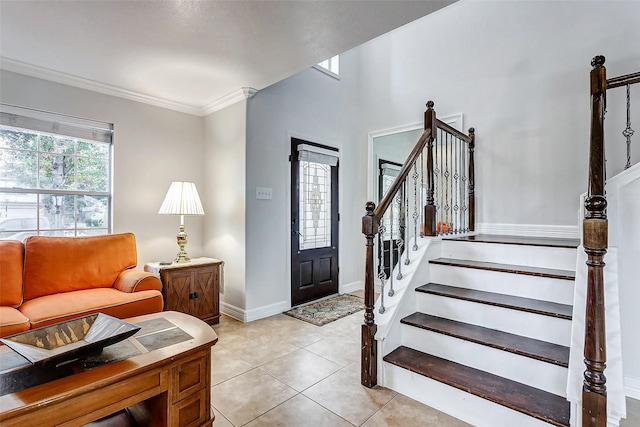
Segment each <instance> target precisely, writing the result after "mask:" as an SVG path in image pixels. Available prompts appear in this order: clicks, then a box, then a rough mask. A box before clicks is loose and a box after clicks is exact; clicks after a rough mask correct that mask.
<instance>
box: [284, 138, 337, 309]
mask: <svg viewBox="0 0 640 427" xmlns="http://www.w3.org/2000/svg"><path fill="white" fill-rule="evenodd" d="M337 159H338V152H337V151H336V150H335V149H333V148H330V147H326V146H321V145H319V144H314V143H310V142H307V141H303V140H300V139H297V138H292V139H291V305H292V306H293V305H299V304H302V303H305V302H308V301H313V300H315V299H319V298H322V297H325V296H328V295H332V294H336V293H338V164H337Z"/></svg>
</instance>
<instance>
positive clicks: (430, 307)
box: [416, 292, 571, 346]
mask: <svg viewBox="0 0 640 427" xmlns="http://www.w3.org/2000/svg"><path fill="white" fill-rule="evenodd" d="M416 308H417V311H419V312H422V313H425V314H431V315H433V316H438V317H444V318H446V319H451V320H457V321H459V322H464V323H471V324H472V325H478V326H484V327H485V328H490V329H497V330H500V331H504V332H509V333H512V334H516V335H522V336H525V337H529V338H535V339H538V340H542V341H547V342H552V343H555V344H560V345H564V346H569V343H570V340H571V321H569V320H566V319H559V318H556V317H551V316H543V315H540V314H535V313H528V312H524V311H519V310H512V309H508V308H503V307H497V306H491V305H487V304H478V303H475V302H470V301H464V300H459V299H455V298H447V297H441V296H438V295H432V294H426V293H423V292H419V293H418V295H417V304H416Z"/></svg>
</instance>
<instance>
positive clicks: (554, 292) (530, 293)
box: [429, 264, 574, 305]
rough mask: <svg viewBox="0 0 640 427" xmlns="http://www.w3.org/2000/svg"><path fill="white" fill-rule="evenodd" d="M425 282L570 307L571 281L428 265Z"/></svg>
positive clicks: (572, 286)
mask: <svg viewBox="0 0 640 427" xmlns="http://www.w3.org/2000/svg"><path fill="white" fill-rule="evenodd" d="M429 278H430V281H431V282H432V283H440V284H442V285H450V286H456V287H459V288H467V289H475V290H479V291H487V292H495V293H499V294H505V295H514V296H519V297H524V298H533V299H538V300H543V301H551V302H557V303H560V304H567V305H571V304H573V288H574V281H573V280H563V279H551V278H548V277H539V276H530V275H525V274H513V273H503V272H499V271H490V270H479V269H476V268H464V267H452V266H445V265H439V264H430V266H429Z"/></svg>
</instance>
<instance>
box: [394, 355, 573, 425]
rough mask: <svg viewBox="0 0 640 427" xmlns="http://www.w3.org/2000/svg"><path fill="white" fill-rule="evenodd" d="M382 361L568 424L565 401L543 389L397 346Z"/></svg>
mask: <svg viewBox="0 0 640 427" xmlns="http://www.w3.org/2000/svg"><path fill="white" fill-rule="evenodd" d="M384 361H385V362H388V363H392V364H394V365H396V366H399V367H401V368H404V369H407V370H409V371H411V372H414V373H416V374H420V375H423V376H425V377H427V378H431V379H433V380H436V381H439V382H442V383H444V384H447V385H449V386H451V387H455V388H457V389H460V390H463V391H465V392H467V393H471V394H474V395H476V396H479V397H481V398H484V399H487V400H489V401H491V402H494V403H497V404H500V405H503V406H505V407H507V408H510V409H513V410H515V411H518V412H521V413H523V414H526V415H529V416H532V417H534V418H537V419H539V420H542V421H545V422H547V423H551V424H553V425H556V426H559V427H564V426H568V425H569V412H570V410H569V402H568V401H567V400H566V399H565V398H564V397H562V396H558V395H555V394H552V393H549V392H546V391H544V390H540V389H537V388H534V387H531V386H528V385H525V384H521V383H518V382H515V381H512V380H509V379H507V378H503V377H499V376H497V375H494V374H490V373H488V372H485V371H481V370H478V369H474V368H470V367H468V366H465V365H461V364H459V363H455V362H451V361H449V360H445V359H442V358H439V357H436V356H432V355H430V354H427V353H422V352H420V351H418V350H413V349H411V348H408V347H404V346H400V347H398V348H397V349H395V350H393V351H392V352H391V353H389V354H388V355H386V356H385V357H384Z"/></svg>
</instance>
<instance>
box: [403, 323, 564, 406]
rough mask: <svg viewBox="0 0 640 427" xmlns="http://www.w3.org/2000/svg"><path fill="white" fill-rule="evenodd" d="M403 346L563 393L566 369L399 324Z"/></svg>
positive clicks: (556, 392) (558, 393)
mask: <svg viewBox="0 0 640 427" xmlns="http://www.w3.org/2000/svg"><path fill="white" fill-rule="evenodd" d="M402 333H403V337H402V338H403V345H404V346H406V347H410V348H413V349H415V350H419V351H421V352H423V353H428V354H432V355H434V356H437V357H441V358H443V359H447V360H450V361H452V362H457V363H460V364H462V365H465V366H469V367H472V368H475V369H479V370H482V371H486V372H489V373H492V374H494V375H498V376H500V377H503V378H508V379H510V380H513V381H517V382H519V383H523V384H527V385H530V386H532V387H536V388H539V389H541V390H545V391H548V392H550V393H554V394H557V395H559V396H564V395H565V393H566V389H567V368H564V367H562V366H558V365H553V364H551V363H547V362H542V361H540V360H536V359H531V358H529V357H525V356H520V355H518V354H514V353H510V352H507V351H503V350H499V349H495V348H492V347H487V346H485V345H480V344H476V343H473V342H470V341H465V340H462V339H459V338H454V337H450V336H447V335H443V334H439V333H437V332H432V331H428V330H425V329H420V328H417V327H414V326H410V325H403V331H402Z"/></svg>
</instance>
